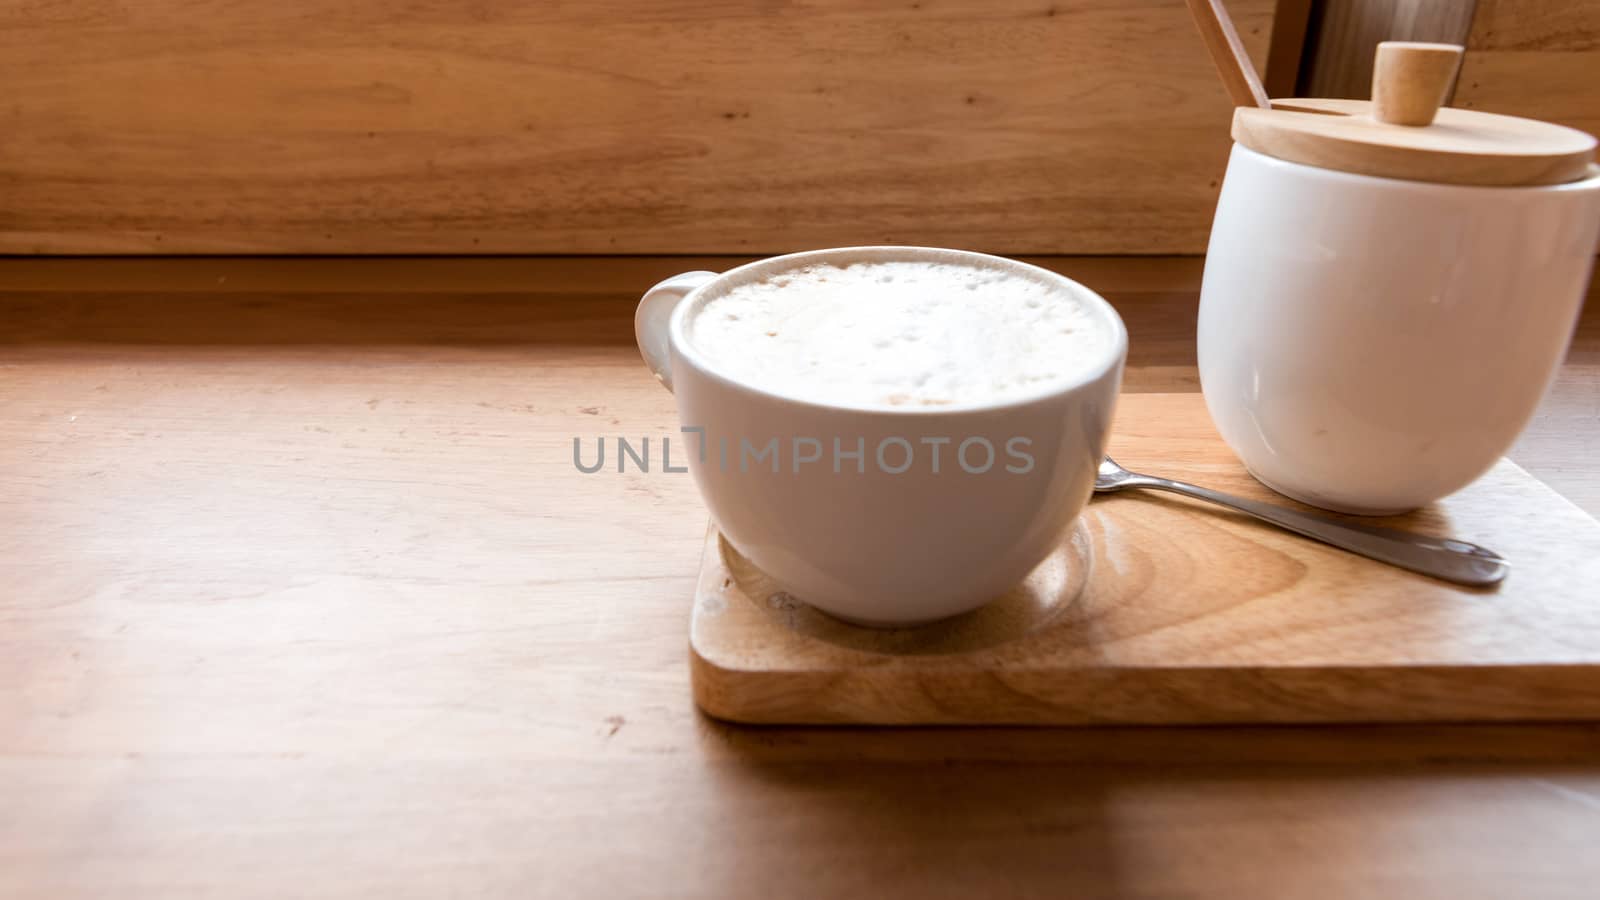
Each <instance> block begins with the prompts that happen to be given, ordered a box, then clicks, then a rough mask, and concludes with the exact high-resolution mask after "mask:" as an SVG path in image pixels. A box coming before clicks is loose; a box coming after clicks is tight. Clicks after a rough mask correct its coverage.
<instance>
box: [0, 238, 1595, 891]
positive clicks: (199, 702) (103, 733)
mask: <svg viewBox="0 0 1600 900" xmlns="http://www.w3.org/2000/svg"><path fill="white" fill-rule="evenodd" d="M1049 264H1050V265H1052V266H1053V267H1056V268H1059V269H1061V270H1062V271H1065V272H1068V273H1069V274H1073V275H1075V276H1077V277H1079V278H1080V279H1082V280H1084V281H1086V282H1087V283H1089V284H1090V285H1092V286H1095V287H1097V288H1099V289H1100V290H1101V291H1102V292H1104V293H1106V294H1107V295H1108V296H1109V297H1110V298H1111V299H1112V300H1113V302H1115V303H1116V304H1117V306H1118V308H1119V309H1120V310H1121V311H1122V313H1123V315H1124V317H1125V319H1126V320H1127V322H1128V324H1129V330H1130V333H1131V339H1132V350H1131V357H1130V368H1129V371H1128V377H1127V386H1128V389H1129V390H1133V391H1141V390H1185V389H1193V388H1194V387H1195V386H1196V380H1195V373H1194V367H1193V329H1194V303H1195V290H1196V287H1197V284H1198V276H1199V271H1200V264H1199V262H1198V261H1197V260H1193V259H1060V260H1052V261H1049ZM707 265H709V266H713V267H715V266H721V265H726V261H722V260H703V259H688V258H677V259H670V258H669V259H607V260H583V259H544V260H540V259H484V260H449V259H440V260H338V259H330V260H310V261H302V260H270V259H257V260H236V259H191V260H181V259H179V260H164V261H146V260H111V261H108V260H92V259H85V260H0V585H3V588H0V897H46V896H49V897H58V896H64V897H75V896H117V897H126V896H151V897H163V898H168V897H191V896H205V895H213V896H228V897H255V896H260V897H274V898H276V897H283V896H326V897H346V896H358V895H371V896H382V897H409V896H417V897H437V896H446V895H448V896H476V895H506V896H517V897H524V896H539V895H549V896H561V897H568V896H603V897H627V896H681V897H705V896H741V897H742V896H796V897H825V896H834V895H851V894H858V895H867V896H873V897H884V896H906V897H930V896H975V895H976V896H1040V897H1058V896H1064V895H1080V896H1106V895H1112V894H1118V895H1129V896H1143V897H1174V896H1181V897H1213V896H1215V897H1241V896H1271V897H1337V896H1352V895H1355V894H1364V895H1369V896H1408V897H1419V896H1438V897H1453V898H1455V897H1507V896H1518V897H1535V896H1537V897H1546V896H1549V897H1592V896H1594V885H1595V883H1596V879H1597V878H1600V854H1597V853H1595V852H1594V851H1595V848H1596V847H1597V846H1600V726H1593V725H1578V724H1574V725H1537V726H1432V727H1395V726H1388V727H1346V728H1292V727H1282V728H1193V729H1136V728H1126V729H1101V730H1072V729H1061V730H1051V729H1032V730H1030V729H911V730H893V729H823V728H741V727H732V726H726V725H722V724H719V723H717V722H714V721H710V720H708V719H706V718H704V717H702V716H700V715H699V714H697V712H696V711H695V709H694V707H693V705H692V703H691V701H690V697H689V689H688V670H687V665H686V647H685V643H686V629H687V624H688V619H689V610H690V592H691V590H692V588H693V585H694V580H695V573H696V567H697V564H698V553H699V549H700V541H701V538H702V536H703V529H704V527H705V511H704V508H703V507H702V505H701V504H700V502H699V500H698V499H697V497H696V496H695V492H694V488H693V485H692V484H691V483H690V481H689V480H688V478H687V476H672V475H663V474H661V473H659V472H657V473H652V474H650V475H642V474H638V473H630V474H627V475H619V474H616V473H615V472H602V473H596V474H593V475H585V474H582V473H580V472H578V471H577V470H576V469H575V468H574V466H573V464H572V457H571V442H572V439H573V437H575V436H576V437H585V438H593V437H595V436H598V435H602V434H603V435H607V436H608V437H609V436H615V435H627V436H630V437H642V436H645V435H658V434H668V433H672V432H673V431H674V430H675V427H676V425H675V420H674V417H673V411H672V403H671V398H670V397H669V396H668V395H667V394H666V393H665V392H664V391H662V390H661V389H660V388H659V387H657V386H656V385H655V384H654V383H653V382H652V381H651V379H650V378H649V377H648V376H647V375H646V373H645V371H644V368H643V366H642V365H641V364H640V363H639V361H638V358H637V355H636V353H635V351H634V349H633V347H632V343H631V311H632V303H633V300H634V299H635V297H636V296H637V294H638V293H639V291H640V290H641V289H642V288H644V287H646V286H648V285H649V284H650V283H651V282H652V281H653V280H654V279H656V278H657V277H660V276H663V275H666V274H669V273H671V272H674V271H679V270H683V269H689V268H697V267H701V266H707ZM1592 299H1593V297H1592V296H1591V301H1592ZM1594 306H1595V304H1594V303H1593V302H1591V303H1590V307H1591V310H1590V313H1589V315H1588V316H1587V317H1586V319H1585V320H1584V322H1583V323H1582V325H1581V327H1580V329H1579V334H1578V336H1577V339H1576V341H1575V343H1574V347H1573V350H1572V353H1571V355H1570V357H1569V362H1568V364H1567V365H1566V367H1565V368H1564V369H1563V372H1562V375H1561V377H1560V380H1559V382H1558V384H1557V385H1556V387H1555V389H1554V391H1553V392H1552V394H1551V396H1550V398H1549V400H1548V401H1547V403H1546V405H1545V407H1544V409H1543V411H1542V412H1541V413H1540V416H1539V418H1538V420H1537V421H1536V422H1535V423H1534V424H1533V426H1532V427H1531V428H1530V429H1529V432H1528V434H1527V435H1526V437H1525V438H1524V439H1523V441H1522V442H1521V443H1520V444H1519V446H1518V447H1517V448H1516V450H1515V451H1514V453H1513V458H1515V459H1516V460H1518V461H1519V462H1521V463H1523V464H1524V465H1525V466H1526V467H1527V468H1528V469H1529V470H1530V471H1532V472H1534V473H1535V474H1536V475H1539V476H1540V477H1542V478H1544V479H1546V480H1547V481H1549V482H1550V483H1551V484H1552V485H1554V486H1555V487H1556V488H1557V489H1558V490H1560V491H1561V492H1563V493H1564V494H1565V495H1566V496H1568V497H1569V498H1570V499H1572V500H1573V501H1574V502H1576V503H1578V504H1579V505H1580V506H1583V507H1584V508H1586V509H1587V510H1588V511H1589V512H1590V513H1591V514H1593V513H1597V512H1600V452H1597V451H1600V315H1597V314H1596V312H1595V310H1594ZM1597 602H1600V601H1597Z"/></svg>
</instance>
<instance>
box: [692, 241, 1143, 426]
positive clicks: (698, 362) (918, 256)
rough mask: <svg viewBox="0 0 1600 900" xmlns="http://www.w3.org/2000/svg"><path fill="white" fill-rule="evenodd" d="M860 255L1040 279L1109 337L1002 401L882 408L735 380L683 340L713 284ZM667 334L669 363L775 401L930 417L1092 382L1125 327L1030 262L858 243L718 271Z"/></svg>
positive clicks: (1011, 403)
mask: <svg viewBox="0 0 1600 900" xmlns="http://www.w3.org/2000/svg"><path fill="white" fill-rule="evenodd" d="M866 257H882V258H890V259H907V260H911V261H918V262H924V261H954V262H966V263H969V264H975V265H983V266H993V267H998V268H1001V269H1003V270H1010V271H1015V272H1021V273H1024V274H1029V275H1032V276H1033V277H1037V278H1043V279H1045V280H1047V281H1051V282H1054V283H1057V284H1060V285H1062V286H1064V287H1065V288H1066V289H1067V290H1068V291H1069V292H1071V293H1072V294H1073V295H1074V297H1075V298H1076V299H1077V300H1078V301H1079V302H1082V303H1083V305H1084V308H1085V309H1087V310H1088V311H1089V312H1090V314H1091V315H1092V316H1094V317H1095V319H1096V323H1097V325H1098V326H1099V327H1101V328H1103V329H1104V330H1105V331H1106V333H1107V334H1108V335H1110V337H1111V340H1110V341H1109V342H1108V344H1107V346H1106V349H1105V350H1104V351H1102V358H1100V359H1097V360H1096V361H1095V364H1094V365H1093V366H1090V367H1088V368H1086V369H1084V370H1083V371H1081V372H1079V373H1078V374H1077V375H1076V376H1074V377H1073V378H1070V379H1066V380H1063V381H1059V382H1052V383H1051V384H1050V385H1048V386H1046V387H1045V388H1044V389H1042V390H1039V391H1036V392H1033V393H1029V394H1025V395H1022V396H1019V397H1011V398H1007V399H1005V400H989V401H976V402H967V403H952V404H948V405H943V406H908V407H885V406H868V405H865V404H862V405H855V404H848V403H828V402H824V401H819V400H808V399H806V398H804V397H796V396H793V395H790V394H783V393H779V392H776V391H771V390H768V389H766V388H762V387H758V386H756V385H753V384H750V383H749V382H747V381H744V380H742V379H740V378H737V377H734V376H732V375H729V374H727V373H724V372H721V371H718V370H717V368H716V366H715V365H714V364H713V363H711V361H710V360H708V359H706V358H705V356H703V355H702V354H701V353H700V351H699V350H698V349H697V348H696V347H695V346H694V343H693V342H692V341H691V340H689V337H688V334H687V327H688V326H687V323H688V320H689V317H690V316H691V315H692V314H693V313H694V312H695V311H697V310H698V309H699V308H700V307H701V306H702V305H703V304H704V302H705V300H704V293H705V291H706V290H707V289H708V288H711V287H713V286H718V287H721V286H727V285H731V284H737V283H743V282H746V281H749V280H752V279H753V278H755V277H757V276H758V275H759V274H760V273H761V272H763V271H765V270H778V269H787V268H792V267H794V266H797V265H802V264H805V263H810V262H832V261H838V260H840V259H848V260H852V261H854V260H856V259H859V258H866ZM667 334H668V338H669V340H670V342H671V344H672V352H673V354H674V355H675V356H676V360H675V362H686V363H688V364H690V365H691V366H692V367H693V368H694V369H695V370H696V371H697V372H698V373H700V374H701V375H703V376H705V377H707V378H711V379H714V380H715V381H717V382H719V383H720V384H723V385H725V386H727V387H730V388H733V389H736V390H740V391H743V392H746V393H749V394H753V395H756V396H759V397H764V398H768V399H771V400H774V401H777V402H781V403H787V404H795V405H799V406H803V407H809V408H812V409H818V410H830V411H837V412H849V413H860V414H866V415H883V416H906V417H936V416H945V415H953V414H962V413H989V412H998V411H1003V410H1007V409H1015V408H1020V407H1026V406H1032V405H1034V404H1038V403H1043V402H1049V401H1052V400H1057V399H1059V398H1061V397H1064V396H1067V395H1069V394H1071V393H1073V392H1074V391H1077V390H1079V389H1081V388H1083V387H1084V386H1085V385H1088V384H1094V383H1096V382H1098V381H1100V380H1101V379H1102V378H1104V377H1105V376H1106V375H1107V374H1108V373H1110V372H1111V371H1113V370H1114V369H1116V368H1117V367H1118V366H1119V365H1121V364H1122V362H1123V360H1124V359H1125V357H1126V356H1127V353H1128V330H1127V327H1126V326H1125V325H1124V324H1123V322H1122V317H1121V316H1120V315H1118V314H1117V311H1116V309H1115V308H1114V307H1113V306H1112V305H1111V303H1110V301H1108V300H1106V299H1105V298H1104V297H1102V296H1100V294H1099V293H1098V292H1096V291H1094V290H1092V289H1090V288H1089V287H1087V286H1085V285H1083V284H1082V283H1080V282H1078V281H1075V280H1073V279H1071V278H1068V277H1067V276H1065V275H1062V274H1061V273H1059V272H1052V271H1050V270H1049V269H1046V268H1043V267H1042V266H1035V265H1032V264H1031V263H1025V262H1022V261H1020V260H1015V259H1009V258H1007V257H1003V256H994V255H992V254H988V253H979V252H976V251H973V250H952V249H947V248H943V247H920V246H903V245H898V244H889V245H866V246H858V247H830V248H826V249H821V250H802V251H800V252H797V253H786V254H783V255H781V256H769V257H766V258H764V259H758V260H755V261H753V262H749V263H745V264H744V265H741V266H737V267H735V268H732V269H729V270H728V271H726V272H722V273H720V274H718V275H717V276H716V277H715V278H713V279H710V280H708V281H707V282H706V283H705V284H702V285H700V286H699V287H697V288H695V289H694V290H692V291H690V292H689V294H688V295H687V296H685V297H684V298H683V300H682V301H680V302H679V303H678V306H677V308H676V309H674V310H673V311H672V316H671V318H670V320H669V322H668V325H667Z"/></svg>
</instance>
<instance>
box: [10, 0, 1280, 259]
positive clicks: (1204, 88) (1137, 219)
mask: <svg viewBox="0 0 1600 900" xmlns="http://www.w3.org/2000/svg"><path fill="white" fill-rule="evenodd" d="M1272 6H1273V4H1272V2H1271V0H1235V2H1234V3H1232V4H1231V5H1230V8H1231V9H1232V11H1233V14H1234V16H1235V17H1236V19H1237V21H1238V23H1239V26H1240V33H1241V36H1242V37H1243V39H1244V43H1245V46H1246V47H1247V48H1249V50H1250V52H1251V54H1252V55H1253V56H1254V58H1255V61H1256V64H1257V65H1258V66H1260V65H1262V64H1263V63H1264V61H1265V54H1266V46H1267V42H1268V37H1269V32H1270V30H1271V13H1272ZM0 83H3V84H5V85H6V88H7V91H6V100H5V102H4V104H3V105H0V112H3V116H4V118H3V123H4V124H3V127H4V131H5V139H4V140H3V141H0V185H3V187H4V195H5V202H4V203H3V204H0V252H10V253H219V252H232V253H241V252H251V253H257V252H265V253H616V252H634V253H639V252H661V253H693V252H701V253H703V252H724V253H727V252H749V253H767V252H774V251H783V250H794V249H802V248H807V247H816V246H836V245H842V244H864V243H928V244H935V245H951V246H963V247H974V248H983V249H988V250H995V251H1003V252H1008V253H1028V252H1035V253H1037V252H1077V253H1085V252H1101V253H1104V252H1114V253H1173V252H1180V253H1181V252H1191V253H1192V252H1200V251H1202V250H1203V249H1204V247H1205V237H1206V232H1207V229H1208V227H1209V224H1210V218H1211V211H1212V209H1213V206H1214V203H1215V199H1216V193H1217V182H1218V180H1219V178H1220V177H1221V173H1222V170H1223V167H1224V163H1225V160H1226V154H1227V150H1228V139H1227V134H1226V128H1227V125H1226V123H1227V111H1228V101H1227V99H1226V95H1225V94H1224V92H1223V90H1222V88H1221V86H1220V85H1219V84H1218V83H1217V80H1216V77H1215V75H1214V73H1212V71H1211V68H1210V64H1209V62H1208V61H1207V59H1206V53H1205V49H1204V47H1203V45H1202V44H1201V42H1200V41H1199V39H1198V38H1197V36H1196V35H1195V32H1194V26H1193V25H1192V24H1191V22H1190V21H1189V17H1188V15H1187V13H1186V12H1185V10H1184V7H1183V4H1182V3H1181V2H1179V0H1140V2H1133V3H1098V2H1090V0H1048V2H1047V0H1005V2H1000V3H996V2H986V0H918V2H911V0H892V2H891V0H873V2H869V3H861V2H857V0H808V2H776V3H760V4H748V3H726V2H716V0H672V2H666V3H643V2H640V0H605V2H597V3H587V4H545V3H540V4H519V5H504V4H502V5H493V4H489V5H485V4H482V3H469V4H461V3H448V2H441V0H421V2H412V0H375V2H368V3H361V4H356V5H343V6H327V5H325V4H312V3H308V2H306V0H288V2H281V3H272V4H252V5H245V6H240V5H238V4H227V3H221V2H217V0H155V2H147V3H139V4H107V3H101V2H95V0H62V2H52V3H23V4H12V5H10V6H9V7H7V8H6V9H4V10H0ZM1157 111H1159V114H1157Z"/></svg>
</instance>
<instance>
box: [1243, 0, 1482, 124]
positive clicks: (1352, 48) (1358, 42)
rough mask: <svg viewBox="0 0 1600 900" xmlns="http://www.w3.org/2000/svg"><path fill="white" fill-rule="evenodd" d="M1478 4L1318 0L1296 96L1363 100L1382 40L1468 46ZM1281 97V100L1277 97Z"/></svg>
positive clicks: (1430, 0) (1369, 91) (1461, 0)
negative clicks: (1474, 12) (1373, 62)
mask: <svg viewBox="0 0 1600 900" xmlns="http://www.w3.org/2000/svg"><path fill="white" fill-rule="evenodd" d="M1474 5H1475V0H1320V2H1316V3H1314V4H1313V6H1314V7H1315V9H1314V11H1313V14H1312V16H1311V24H1310V28H1309V29H1308V32H1307V42H1306V48H1305V53H1304V57H1303V59H1304V66H1303V68H1302V70H1301V77H1300V81H1299V84H1298V85H1297V89H1296V91H1295V96H1297V97H1345V98H1349V99H1353V100H1365V99H1367V98H1368V97H1369V96H1371V94H1372V61H1373V58H1374V57H1375V56H1376V55H1377V51H1378V44H1379V43H1380V42H1382V41H1434V42H1438V43H1446V44H1460V43H1464V42H1465V41H1466V38H1467V32H1468V30H1469V29H1470V28H1471V27H1472V16H1473V6H1474ZM1274 96H1280V95H1276V94H1275V95H1274Z"/></svg>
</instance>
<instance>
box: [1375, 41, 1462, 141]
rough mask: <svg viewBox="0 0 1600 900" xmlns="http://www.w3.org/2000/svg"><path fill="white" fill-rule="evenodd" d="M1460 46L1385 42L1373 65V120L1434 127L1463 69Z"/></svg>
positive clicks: (1392, 123)
mask: <svg viewBox="0 0 1600 900" xmlns="http://www.w3.org/2000/svg"><path fill="white" fill-rule="evenodd" d="M1461 55H1462V48H1461V47H1460V46H1459V45H1456V44H1422V43H1416V42H1413V41H1384V42H1383V43H1381V44H1379V45H1378V56H1377V59H1376V60H1374V62H1373V64H1372V117H1373V118H1374V119H1377V120H1378V121H1380V122H1387V123H1389V124H1391V125H1431V124H1432V123H1433V117H1434V115H1435V114H1436V113H1438V111H1439V107H1440V106H1442V105H1444V98H1445V96H1446V95H1448V94H1449V93H1450V86H1451V85H1452V84H1454V83H1455V80H1456V71H1457V70H1458V69H1460V68H1461Z"/></svg>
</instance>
